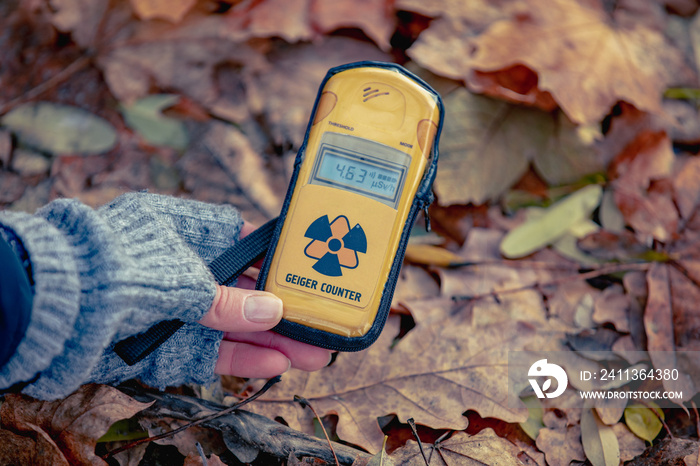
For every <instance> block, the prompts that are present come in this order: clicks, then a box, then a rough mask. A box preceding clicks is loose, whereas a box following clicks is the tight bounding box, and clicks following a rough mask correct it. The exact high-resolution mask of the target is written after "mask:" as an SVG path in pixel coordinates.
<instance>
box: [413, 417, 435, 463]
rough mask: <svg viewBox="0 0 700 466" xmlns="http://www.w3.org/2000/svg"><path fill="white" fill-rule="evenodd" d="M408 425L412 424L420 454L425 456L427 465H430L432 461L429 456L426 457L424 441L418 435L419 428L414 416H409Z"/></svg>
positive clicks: (424, 459)
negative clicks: (429, 460)
mask: <svg viewBox="0 0 700 466" xmlns="http://www.w3.org/2000/svg"><path fill="white" fill-rule="evenodd" d="M408 425H409V426H411V432H413V436H414V437H415V438H416V441H417V442H418V449H419V450H420V454H421V456H422V457H423V461H425V466H429V464H430V463H428V458H426V456H425V451H424V450H423V442H421V440H420V437H419V436H418V429H416V421H414V420H413V418H409V419H408Z"/></svg>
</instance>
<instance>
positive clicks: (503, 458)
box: [390, 428, 524, 466]
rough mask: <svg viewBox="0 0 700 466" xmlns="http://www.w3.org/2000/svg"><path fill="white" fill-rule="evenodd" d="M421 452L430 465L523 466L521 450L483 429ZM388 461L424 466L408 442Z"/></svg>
mask: <svg viewBox="0 0 700 466" xmlns="http://www.w3.org/2000/svg"><path fill="white" fill-rule="evenodd" d="M423 451H424V452H425V455H426V457H428V461H429V462H430V464H431V465H445V466H447V465H453V464H460V465H465V466H466V465H475V466H476V465H482V464H494V465H495V464H497V465H499V466H508V465H522V464H524V463H523V462H522V461H521V460H520V459H519V455H520V454H521V451H520V449H519V448H518V447H517V446H515V445H514V444H512V443H511V442H509V441H508V440H506V439H504V438H501V437H499V436H498V435H496V434H495V432H494V431H493V429H490V428H486V429H484V430H482V431H481V432H479V433H478V434H476V435H469V434H467V433H465V432H457V433H455V434H454V435H452V436H451V437H450V438H448V439H447V440H443V441H441V442H440V443H435V444H432V445H423ZM390 458H391V459H392V460H394V462H395V463H396V464H397V465H420V464H425V463H424V461H423V456H422V455H421V452H420V449H419V448H418V444H417V443H416V442H413V441H409V442H408V443H407V444H406V445H405V446H403V447H401V448H399V449H398V450H396V451H394V452H393V453H392V454H391V456H390Z"/></svg>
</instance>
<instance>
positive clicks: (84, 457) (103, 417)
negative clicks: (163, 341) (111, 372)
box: [0, 385, 149, 464]
mask: <svg viewBox="0 0 700 466" xmlns="http://www.w3.org/2000/svg"><path fill="white" fill-rule="evenodd" d="M148 406H149V404H148V403H140V402H138V401H136V400H134V399H133V398H131V397H129V396H127V395H125V394H123V393H122V392H120V391H119V390H117V389H115V388H112V387H108V386H105V385H84V386H82V387H81V388H80V389H78V390H77V391H76V392H75V393H73V394H72V395H69V396H68V397H66V398H64V399H63V400H58V401H53V402H48V401H39V400H35V399H33V398H29V397H27V396H22V395H7V396H6V398H5V401H4V403H3V404H2V406H1V407H0V416H1V419H2V424H1V425H2V428H3V429H4V431H7V432H9V433H11V434H14V435H8V436H9V437H11V438H10V439H9V440H10V442H9V443H5V442H2V443H1V444H0V445H2V449H3V450H5V451H4V452H3V454H4V455H8V456H9V455H10V453H11V452H12V451H13V450H15V453H17V454H18V455H21V454H23V453H21V450H19V448H20V447H24V448H26V447H27V445H28V444H27V439H32V442H31V447H30V449H29V451H30V452H34V451H36V452H37V454H43V452H44V451H46V454H47V455H49V456H48V459H49V460H50V461H51V464H61V463H62V462H65V463H64V464H104V462H103V461H102V460H100V459H99V458H98V457H96V456H95V445H96V444H97V440H98V439H99V438H100V437H101V436H102V435H103V434H104V433H105V432H107V429H109V426H111V425H112V424H113V423H114V422H116V421H118V420H120V419H127V418H130V417H131V416H133V415H134V414H136V413H138V412H139V411H141V410H143V409H145V408H146V407H148ZM6 435H7V434H6ZM14 441H17V442H18V443H17V444H14V443H13V442H14ZM30 455H31V453H30ZM54 460H55V463H54ZM20 463H21V462H20ZM47 464H48V463H47Z"/></svg>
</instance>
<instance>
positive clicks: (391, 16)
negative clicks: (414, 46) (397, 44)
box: [311, 0, 396, 52]
mask: <svg viewBox="0 0 700 466" xmlns="http://www.w3.org/2000/svg"><path fill="white" fill-rule="evenodd" d="M311 20H312V22H313V24H314V25H315V26H316V27H318V28H319V29H320V30H321V31H322V32H324V33H328V32H333V31H335V30H336V29H339V28H341V27H357V28H359V29H361V30H362V31H363V32H364V33H365V34H367V36H369V37H370V38H371V39H372V40H373V41H375V42H376V43H377V45H378V46H379V48H380V49H382V50H384V51H387V52H388V51H389V50H391V44H390V43H389V41H390V40H391V36H392V34H393V33H394V30H395V29H396V16H395V13H394V8H393V2H392V1H387V0H380V1H376V0H356V1H353V2H324V1H313V2H312V5H311Z"/></svg>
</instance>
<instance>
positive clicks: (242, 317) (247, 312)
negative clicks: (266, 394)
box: [199, 224, 331, 378]
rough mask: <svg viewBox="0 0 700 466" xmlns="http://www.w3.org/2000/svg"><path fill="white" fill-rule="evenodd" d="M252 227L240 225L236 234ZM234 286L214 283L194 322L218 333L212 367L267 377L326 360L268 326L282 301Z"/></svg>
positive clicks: (310, 367) (320, 364)
mask: <svg viewBox="0 0 700 466" xmlns="http://www.w3.org/2000/svg"><path fill="white" fill-rule="evenodd" d="M252 230H253V228H252V227H251V226H250V225H249V224H245V225H244V227H243V229H242V231H241V237H243V236H245V235H246V234H248V233H250V232H251V231H252ZM250 286H251V283H250V282H247V281H245V280H244V279H241V280H239V287H235V288H234V287H226V286H218V285H217V290H216V296H215V297H214V302H213V303H212V305H211V307H210V308H209V311H208V312H207V313H206V314H205V315H204V317H203V318H202V319H201V320H200V321H199V323H200V324H202V325H205V326H207V327H210V328H213V329H216V330H221V331H223V332H224V339H223V341H222V342H221V346H220V347H219V359H218V361H217V363H216V368H215V372H216V373H217V374H222V375H235V376H238V377H253V378H269V377H274V376H275V375H279V374H282V373H283V372H286V371H287V370H288V369H289V368H290V367H295V368H297V369H302V370H306V371H315V370H318V369H321V368H322V367H325V366H326V365H328V363H329V362H330V356H331V353H330V351H328V350H325V349H323V348H318V347H316V346H311V345H308V344H306V343H302V342H300V341H296V340H292V339H291V338H288V337H285V336H283V335H280V334H277V333H275V332H272V331H270V329H271V328H272V327H274V326H275V325H277V324H278V323H279V321H280V320H281V319H282V315H283V309H282V300H281V299H279V298H278V297H277V296H275V295H273V294H272V293H268V292H265V291H257V290H252V289H246V288H244V287H250Z"/></svg>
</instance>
